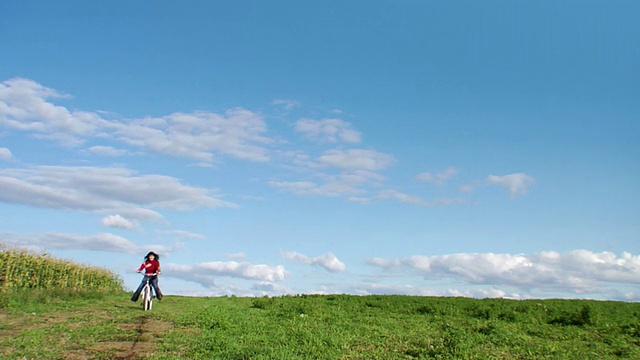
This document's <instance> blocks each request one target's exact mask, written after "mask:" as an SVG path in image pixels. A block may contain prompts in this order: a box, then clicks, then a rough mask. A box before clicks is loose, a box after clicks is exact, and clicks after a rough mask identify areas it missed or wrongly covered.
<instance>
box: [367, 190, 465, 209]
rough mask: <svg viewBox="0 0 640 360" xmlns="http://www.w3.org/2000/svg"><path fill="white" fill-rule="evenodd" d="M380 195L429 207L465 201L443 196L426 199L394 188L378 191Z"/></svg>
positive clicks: (384, 197) (383, 197)
mask: <svg viewBox="0 0 640 360" xmlns="http://www.w3.org/2000/svg"><path fill="white" fill-rule="evenodd" d="M378 197H379V198H380V199H389V200H396V201H399V202H403V203H407V204H414V205H419V206H427V207H431V206H439V205H454V204H461V203H463V202H464V200H463V199H459V198H441V199H435V200H432V201H425V200H423V199H421V198H420V197H418V196H413V195H408V194H405V193H402V192H399V191H397V190H393V189H387V190H382V191H380V192H379V193H378Z"/></svg>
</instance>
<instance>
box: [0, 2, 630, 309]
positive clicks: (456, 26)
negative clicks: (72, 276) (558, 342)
mask: <svg viewBox="0 0 640 360" xmlns="http://www.w3.org/2000/svg"><path fill="white" fill-rule="evenodd" d="M639 18H640V2H637V1H635V0H634V1H631V0H629V1H624V0H617V1H610V0H606V1H605V0H601V1H593V0H579V1H578V0H567V1H562V2H558V1H544V0H542V1H538V0H536V1H497V0H490V1H482V2H479V1H472V0H467V1H459V0H453V1H449V0H447V1H433V0H420V1H418V0H406V1H395V0H394V1H392V0H373V1H372V0H367V1H363V0H353V1H342V0H341V1H338V0H325V1H307V0H302V1H301V0H296V1H292V0H283V1H277V2H275V1H269V2H267V1H257V0H253V1H251V0H237V1H217V0H213V1H195V0H194V1H188V2H176V1H165V0H157V1H135V2H131V1H120V0H114V1H108V2H107V1H101V2H87V1H67V0H63V1H55V2H52V1H36V0H5V1H2V2H1V3H0V244H2V245H3V246H5V247H19V248H25V249H29V250H30V251H35V252H39V253H46V254H50V255H51V256H53V257H56V258H61V259H65V260H72V261H75V262H78V263H81V264H88V265H92V266H98V267H105V268H107V269H109V270H111V271H113V272H114V273H116V274H118V275H119V276H121V277H122V279H123V281H124V284H125V285H126V287H127V288H128V289H135V288H136V287H137V285H138V283H139V282H140V280H141V276H140V275H139V274H137V273H136V269H137V268H138V266H139V265H140V263H141V262H142V261H143V258H144V256H145V255H146V253H147V252H148V251H155V252H157V253H158V254H159V255H160V263H161V266H162V269H163V274H162V275H161V277H160V287H161V288H162V290H163V292H164V293H165V294H170V295H184V296H229V295H236V296H265V295H267V296H280V295H288V294H334V293H340V294H356V295H368V294H406V295H423V296H465V297H474V298H486V297H496V298H510V299H543V298H584V299H598V300H620V301H640V241H639V240H640V192H639V191H638V184H640V85H639V84H640V22H639V21H637V20H638V19H639Z"/></svg>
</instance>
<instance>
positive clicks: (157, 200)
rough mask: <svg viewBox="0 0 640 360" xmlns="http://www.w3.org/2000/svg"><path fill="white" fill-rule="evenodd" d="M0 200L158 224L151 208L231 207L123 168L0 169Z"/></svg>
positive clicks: (173, 183)
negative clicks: (151, 221) (115, 215)
mask: <svg viewBox="0 0 640 360" xmlns="http://www.w3.org/2000/svg"><path fill="white" fill-rule="evenodd" d="M0 188H2V189H4V191H2V192H0V201H2V202H8V203H19V204H27V205H31V206H36V207H43V208H54V209H65V210H79V211H89V212H96V213H106V214H120V215H121V216H124V217H127V218H132V219H135V220H158V219H161V218H162V216H161V215H160V214H159V213H157V212H156V211H154V210H152V209H169V210H175V211H183V210H190V209H194V208H200V207H220V206H228V207H233V206H235V205H234V204H231V203H228V202H226V201H223V200H220V199H217V198H216V197H215V193H214V192H213V191H212V190H209V189H204V188H197V187H192V186H187V185H183V184H181V183H180V181H179V180H178V179H175V178H173V177H169V176H162V175H139V176H137V175H135V174H134V172H133V171H131V170H128V169H125V168H100V167H63V166H38V167H31V168H25V169H0Z"/></svg>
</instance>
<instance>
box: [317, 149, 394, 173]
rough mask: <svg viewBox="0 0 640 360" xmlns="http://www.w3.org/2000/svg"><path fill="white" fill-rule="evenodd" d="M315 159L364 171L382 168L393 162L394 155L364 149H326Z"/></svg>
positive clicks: (321, 162)
mask: <svg viewBox="0 0 640 360" xmlns="http://www.w3.org/2000/svg"><path fill="white" fill-rule="evenodd" d="M317 160H318V163H320V164H323V165H325V166H330V167H335V168H339V169H346V170H366V171H377V170H384V169H386V168H388V167H389V166H391V165H392V164H393V163H394V162H395V159H394V157H393V156H391V155H389V154H385V153H381V152H378V151H375V150H365V149H350V150H340V149H333V150H327V151H325V153H324V155H321V156H320V157H318V159H317Z"/></svg>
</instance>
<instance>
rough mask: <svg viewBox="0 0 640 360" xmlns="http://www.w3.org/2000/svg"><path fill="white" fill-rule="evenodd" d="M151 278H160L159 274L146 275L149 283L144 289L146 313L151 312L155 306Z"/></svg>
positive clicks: (143, 304)
mask: <svg viewBox="0 0 640 360" xmlns="http://www.w3.org/2000/svg"><path fill="white" fill-rule="evenodd" d="M151 276H158V274H151V275H145V277H146V280H147V283H146V284H145V285H144V287H143V288H142V309H143V310H144V311H148V310H151V307H152V306H153V291H152V290H151V284H149V279H151Z"/></svg>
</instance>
